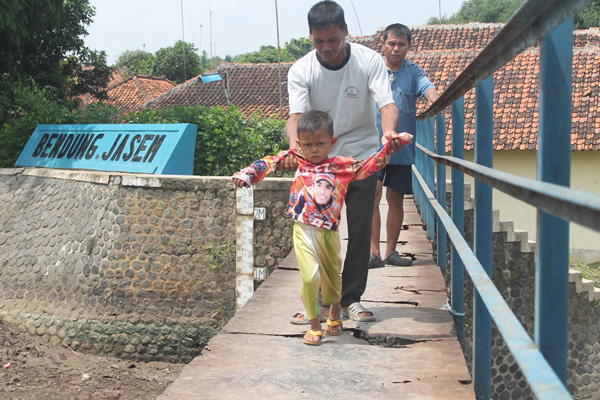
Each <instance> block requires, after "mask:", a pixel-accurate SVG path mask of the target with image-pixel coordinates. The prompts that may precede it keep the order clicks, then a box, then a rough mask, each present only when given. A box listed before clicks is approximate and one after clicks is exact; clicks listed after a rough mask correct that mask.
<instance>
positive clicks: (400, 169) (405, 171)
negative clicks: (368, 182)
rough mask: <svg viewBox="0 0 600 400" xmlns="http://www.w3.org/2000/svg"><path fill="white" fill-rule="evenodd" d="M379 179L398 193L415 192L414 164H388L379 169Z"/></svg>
mask: <svg viewBox="0 0 600 400" xmlns="http://www.w3.org/2000/svg"><path fill="white" fill-rule="evenodd" d="M377 179H379V180H380V181H382V182H383V186H386V187H388V188H390V189H392V190H394V191H396V192H398V193H402V194H413V188H412V166H411V165H389V164H388V165H387V166H386V167H385V168H384V169H382V170H381V171H379V173H378V174H377Z"/></svg>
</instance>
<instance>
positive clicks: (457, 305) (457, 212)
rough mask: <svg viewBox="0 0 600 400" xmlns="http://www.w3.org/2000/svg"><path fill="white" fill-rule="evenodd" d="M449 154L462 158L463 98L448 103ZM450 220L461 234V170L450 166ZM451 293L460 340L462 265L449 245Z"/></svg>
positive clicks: (463, 204) (457, 333)
mask: <svg viewBox="0 0 600 400" xmlns="http://www.w3.org/2000/svg"><path fill="white" fill-rule="evenodd" d="M452 156H453V157H456V158H460V159H464V158H465V98H464V96H463V97H461V98H459V99H458V100H456V101H455V102H454V103H452ZM451 207H452V212H451V215H452V222H453V223H454V225H456V227H457V229H458V231H459V232H460V234H461V235H462V236H464V234H465V174H464V173H463V172H461V171H459V170H458V169H456V168H452V205H451ZM451 263H452V264H451V268H452V269H451V271H452V272H451V287H452V289H451V297H450V305H451V306H452V309H451V310H452V315H454V323H455V325H456V335H457V336H458V340H459V341H461V342H462V340H463V338H464V334H465V266H464V264H463V262H462V260H461V259H460V257H459V255H458V251H457V250H456V247H455V246H452V257H451Z"/></svg>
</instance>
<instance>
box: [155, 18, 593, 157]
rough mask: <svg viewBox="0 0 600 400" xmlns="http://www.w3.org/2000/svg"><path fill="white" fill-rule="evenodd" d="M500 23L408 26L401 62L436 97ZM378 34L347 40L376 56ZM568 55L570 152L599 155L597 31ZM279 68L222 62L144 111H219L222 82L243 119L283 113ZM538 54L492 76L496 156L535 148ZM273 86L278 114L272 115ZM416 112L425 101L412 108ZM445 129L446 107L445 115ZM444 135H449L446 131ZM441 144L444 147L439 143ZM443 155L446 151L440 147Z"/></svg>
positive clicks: (533, 51) (470, 127)
mask: <svg viewBox="0 0 600 400" xmlns="http://www.w3.org/2000/svg"><path fill="white" fill-rule="evenodd" d="M501 28H502V24H467V25H449V26H448V25H431V26H417V27H411V30H412V32H413V46H412V50H411V52H410V53H409V55H408V58H409V59H410V60H412V61H415V62H417V63H418V64H419V65H421V66H422V67H423V68H424V69H425V71H426V72H427V74H428V76H429V78H430V80H431V81H432V82H433V83H434V84H435V85H436V86H437V88H438V90H439V91H440V92H441V91H443V90H444V89H445V88H447V87H448V86H449V85H450V83H451V82H452V81H453V80H454V79H455V78H456V77H457V76H458V75H459V74H460V72H461V71H462V70H463V69H464V68H465V67H466V66H467V65H468V63H469V62H471V61H472V60H473V58H475V56H476V55H477V54H478V53H479V52H480V51H481V49H483V48H484V47H485V46H486V44H487V43H488V42H489V41H490V40H491V39H492V38H493V36H494V35H496V33H497V32H498V31H499V30H500V29H501ZM381 33H382V32H381V30H379V31H378V32H377V33H376V34H375V35H373V36H361V37H352V38H349V39H348V40H349V41H352V42H358V43H361V44H364V45H366V46H368V47H371V48H374V49H376V50H380V48H379V46H380V45H379V42H380V37H381ZM574 45H575V47H574V56H573V136H572V137H573V141H572V144H573V150H600V110H599V108H600V107H599V104H600V30H599V29H589V30H582V31H575V32H574ZM290 66H291V64H282V67H281V81H279V71H278V66H277V64H228V63H222V64H221V65H219V66H218V67H217V68H216V69H214V70H213V71H211V73H218V74H220V75H221V76H222V77H223V81H222V82H221V81H217V82H210V83H201V81H200V80H199V77H195V78H193V79H190V80H189V81H187V82H185V83H183V84H181V85H179V86H177V87H175V88H173V89H171V90H170V91H168V92H167V93H165V94H163V95H162V96H160V97H158V98H157V99H156V100H153V101H151V102H149V103H147V104H146V105H145V107H148V108H159V109H164V108H168V107H170V106H173V105H175V104H179V105H192V104H202V105H204V106H207V107H213V106H222V107H227V99H226V97H225V92H224V90H223V82H224V83H225V86H226V87H227V90H228V93H229V98H230V101H231V104H234V105H237V106H239V107H240V108H241V110H242V112H243V113H244V114H246V115H249V114H250V113H252V112H253V111H255V110H261V111H262V113H263V115H264V116H277V115H280V114H281V115H283V116H284V117H285V116H286V115H287V113H288V94H287V84H286V82H287V72H288V69H289V67H290ZM538 74H539V48H538V47H532V48H530V49H528V50H527V51H525V52H523V53H521V54H520V55H518V56H517V57H516V58H515V59H514V60H512V61H511V62H509V63H508V64H507V65H506V66H504V67H503V68H502V69H500V70H498V71H496V73H495V74H494V132H495V138H494V146H495V149H496V150H515V149H530V150H532V149H536V148H537V132H538V128H539V126H538V124H539V121H538V114H537V99H538V83H539V82H538ZM278 82H280V84H281V92H282V103H283V110H282V111H281V113H280V109H279V91H278ZM474 101H475V100H474V90H472V91H470V92H469V93H467V94H466V95H465V110H466V111H465V112H466V115H465V121H466V126H465V149H467V150H471V149H473V145H474V140H473V139H474V133H475V126H474V118H473V117H474ZM418 107H419V109H418V110H419V112H420V111H423V110H424V109H425V103H424V102H420V103H419V106H418ZM445 113H446V121H447V123H448V125H450V124H451V121H450V109H448V110H446V111H445ZM448 132H450V129H448ZM447 144H448V145H449V142H448V143H447ZM448 149H449V147H448Z"/></svg>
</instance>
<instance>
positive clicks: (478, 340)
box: [473, 76, 494, 399]
mask: <svg viewBox="0 0 600 400" xmlns="http://www.w3.org/2000/svg"><path fill="white" fill-rule="evenodd" d="M493 96H494V83H493V76H490V77H489V78H487V79H485V80H484V81H483V82H481V83H480V84H478V85H477V87H476V97H475V162H476V163H477V164H481V165H484V166H486V167H490V168H491V167H492V164H493V162H492V160H493V138H494V112H493ZM474 224H475V229H474V238H475V243H474V245H475V255H476V256H477V259H478V260H479V262H480V263H481V265H482V266H483V268H484V270H485V271H486V273H487V274H488V276H490V277H491V276H492V188H491V187H490V186H488V185H486V184H484V183H482V182H480V181H477V180H476V181H475V221H474ZM474 297H475V301H474V303H475V304H474V306H473V315H474V329H473V342H474V355H473V381H474V384H475V395H476V396H477V398H478V399H489V398H490V396H491V341H492V319H491V316H490V314H489V312H488V310H487V308H486V307H485V304H484V303H483V300H482V299H481V296H480V295H479V293H478V292H477V291H475V296H474Z"/></svg>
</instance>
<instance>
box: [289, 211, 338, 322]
mask: <svg viewBox="0 0 600 400" xmlns="http://www.w3.org/2000/svg"><path fill="white" fill-rule="evenodd" d="M340 248H341V245H340V236H339V234H338V232H337V231H330V230H327V229H322V228H316V227H313V226H310V225H306V224H303V223H300V222H296V223H295V224H294V250H295V251H296V258H297V259H298V266H299V268H300V275H302V295H301V298H302V303H304V308H305V309H306V314H307V316H308V318H309V319H314V318H317V317H318V316H319V300H318V298H319V286H320V287H321V295H322V297H323V305H331V304H335V303H339V301H340V299H341V297H342V276H341V275H340V274H341V272H342V257H341V255H340Z"/></svg>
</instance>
